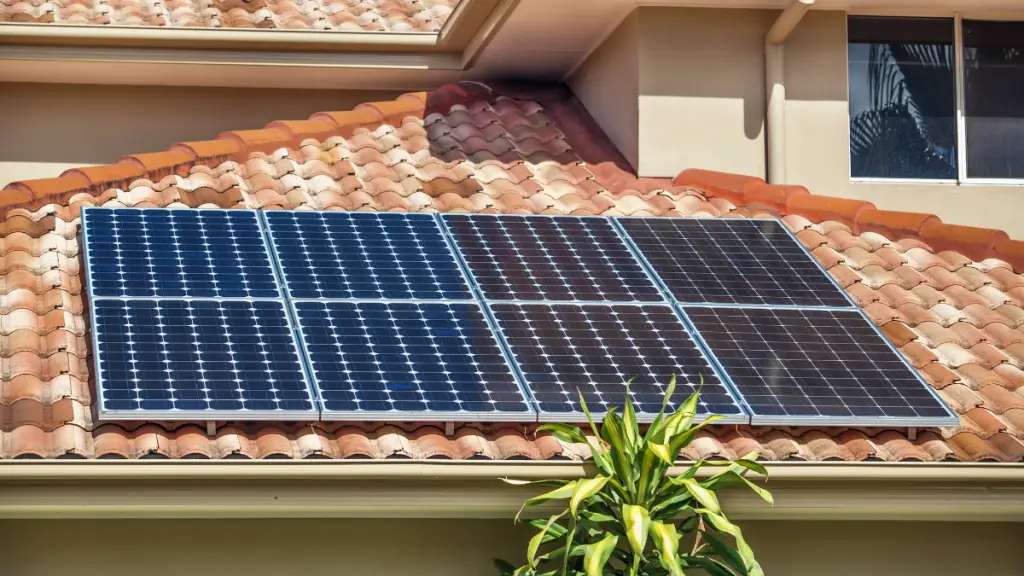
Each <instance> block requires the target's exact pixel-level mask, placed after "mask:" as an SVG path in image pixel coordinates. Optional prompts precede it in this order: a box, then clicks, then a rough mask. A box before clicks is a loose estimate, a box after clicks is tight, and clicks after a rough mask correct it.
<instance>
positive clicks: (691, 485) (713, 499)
mask: <svg viewBox="0 0 1024 576" xmlns="http://www.w3.org/2000/svg"><path fill="white" fill-rule="evenodd" d="M680 482H681V483H682V485H683V486H685V487H686V489H687V490H688V491H689V492H690V494H693V497H694V498H695V499H696V500H697V502H700V503H701V505H702V506H704V508H706V509H708V510H710V511H711V512H713V513H715V514H721V513H722V507H721V506H720V505H719V504H718V497H717V496H715V493H714V492H712V491H710V490H708V489H707V488H705V487H703V486H701V485H700V482H697V481H696V480H694V479H693V478H683V479H681V480H680Z"/></svg>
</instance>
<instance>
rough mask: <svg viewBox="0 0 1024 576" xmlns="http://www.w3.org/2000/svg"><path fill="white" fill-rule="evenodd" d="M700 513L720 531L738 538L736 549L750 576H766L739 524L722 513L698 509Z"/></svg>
mask: <svg viewBox="0 0 1024 576" xmlns="http://www.w3.org/2000/svg"><path fill="white" fill-rule="evenodd" d="M697 512H698V513H700V514H701V515H703V516H704V517H705V518H707V520H708V521H709V522H711V525H712V526H714V527H715V529H716V530H718V531H719V532H725V533H726V534H729V535H730V536H732V537H733V538H735V539H736V551H737V552H739V554H740V556H741V557H742V558H743V564H744V566H746V568H747V574H749V575H750V576H764V570H762V569H761V565H760V564H758V563H757V560H755V559H754V551H753V550H752V549H751V548H750V546H749V545H748V544H747V541H746V540H744V539H743V532H742V531H741V530H740V528H739V526H736V525H735V524H733V523H732V522H729V520H727V519H726V518H725V516H722V515H721V514H716V513H714V512H711V511H710V510H698V511H697Z"/></svg>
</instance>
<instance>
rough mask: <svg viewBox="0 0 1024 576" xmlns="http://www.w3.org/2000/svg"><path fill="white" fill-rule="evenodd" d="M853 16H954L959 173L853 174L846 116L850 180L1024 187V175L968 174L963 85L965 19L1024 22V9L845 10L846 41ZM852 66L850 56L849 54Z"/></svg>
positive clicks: (848, 99)
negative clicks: (917, 175)
mask: <svg viewBox="0 0 1024 576" xmlns="http://www.w3.org/2000/svg"><path fill="white" fill-rule="evenodd" d="M851 16H877V17H886V16H889V17H904V18H950V19H952V20H953V84H954V89H955V90H956V94H955V96H956V111H955V113H956V116H955V121H956V148H957V150H956V152H957V159H956V161H957V177H956V179H955V180H954V179H950V178H936V179H930V178H872V177H854V176H853V163H852V162H851V161H850V160H851V159H850V158H849V155H850V146H852V139H851V136H850V131H849V130H850V123H849V119H848V120H847V128H846V129H847V151H846V152H847V160H848V162H849V165H850V169H849V174H848V177H849V179H850V182H852V183H855V184H907V185H937V186H949V185H955V186H1019V187H1024V178H970V177H968V176H967V116H966V114H965V112H964V111H965V104H964V102H965V94H966V87H965V86H964V30H963V22H964V20H990V21H1002V22H1021V23H1022V24H1024V12H1017V13H1007V12H974V11H969V10H968V11H957V12H953V13H952V14H950V13H949V12H942V11H934V10H913V11H905V10H849V11H847V12H846V18H847V26H846V27H845V28H844V30H843V34H844V37H845V40H846V45H847V47H849V45H850V26H849V18H850V17H851ZM847 66H849V56H847ZM846 102H847V114H849V102H850V76H849V73H847V76H846Z"/></svg>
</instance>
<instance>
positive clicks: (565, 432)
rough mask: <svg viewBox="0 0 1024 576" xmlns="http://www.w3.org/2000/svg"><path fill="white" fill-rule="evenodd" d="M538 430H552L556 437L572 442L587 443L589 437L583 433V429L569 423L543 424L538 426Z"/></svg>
mask: <svg viewBox="0 0 1024 576" xmlns="http://www.w3.org/2000/svg"><path fill="white" fill-rule="evenodd" d="M537 432H550V433H551V435H552V436H554V437H555V438H558V439H559V440H561V441H562V442H568V443H570V444H586V443H587V437H586V436H584V435H583V431H582V430H580V429H579V428H577V427H576V426H571V425H569V424H560V423H550V424H543V425H541V426H538V427H537Z"/></svg>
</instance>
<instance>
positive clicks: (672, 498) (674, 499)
mask: <svg viewBox="0 0 1024 576" xmlns="http://www.w3.org/2000/svg"><path fill="white" fill-rule="evenodd" d="M664 496H667V497H666V498H662V499H660V500H658V503H657V504H656V505H655V506H654V507H653V508H651V515H652V516H654V517H655V518H662V519H665V520H671V519H672V518H675V517H676V516H677V515H678V514H679V512H681V511H682V510H683V509H684V508H687V507H688V506H690V504H691V503H692V502H693V494H690V491H689V490H687V489H686V487H685V486H681V487H678V488H676V489H675V492H672V493H671V495H669V493H665V494H664Z"/></svg>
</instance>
